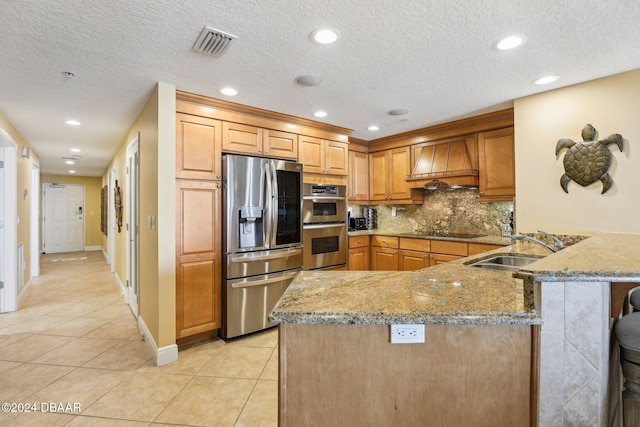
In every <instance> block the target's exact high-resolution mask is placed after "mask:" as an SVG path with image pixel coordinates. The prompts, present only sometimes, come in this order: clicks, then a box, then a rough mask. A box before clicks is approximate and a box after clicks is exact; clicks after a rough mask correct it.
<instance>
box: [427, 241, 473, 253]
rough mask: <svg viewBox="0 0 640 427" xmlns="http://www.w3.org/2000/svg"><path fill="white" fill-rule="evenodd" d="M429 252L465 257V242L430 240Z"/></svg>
mask: <svg viewBox="0 0 640 427" xmlns="http://www.w3.org/2000/svg"><path fill="white" fill-rule="evenodd" d="M431 252H435V253H439V254H448V255H459V256H467V244H466V243H465V242H453V241H448V240H432V241H431Z"/></svg>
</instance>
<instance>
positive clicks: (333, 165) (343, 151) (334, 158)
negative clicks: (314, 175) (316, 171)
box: [324, 141, 349, 176]
mask: <svg viewBox="0 0 640 427" xmlns="http://www.w3.org/2000/svg"><path fill="white" fill-rule="evenodd" d="M348 161H349V144H347V143H345V142H338V141H325V145H324V173H327V174H330V175H342V176H346V175H347V168H348Z"/></svg>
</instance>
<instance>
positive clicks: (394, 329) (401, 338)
mask: <svg viewBox="0 0 640 427" xmlns="http://www.w3.org/2000/svg"><path fill="white" fill-rule="evenodd" d="M423 342H425V338H424V325H412V324H405V325H391V344H414V343H423Z"/></svg>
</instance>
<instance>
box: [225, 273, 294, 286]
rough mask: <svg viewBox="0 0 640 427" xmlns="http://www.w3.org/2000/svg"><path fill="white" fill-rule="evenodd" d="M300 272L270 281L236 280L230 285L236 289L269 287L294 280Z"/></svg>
mask: <svg viewBox="0 0 640 427" xmlns="http://www.w3.org/2000/svg"><path fill="white" fill-rule="evenodd" d="M298 272H300V270H296V271H294V272H292V273H288V274H283V275H281V276H278V277H270V278H268V279H262V278H254V279H242V280H234V281H232V282H230V283H229V284H230V285H231V287H232V288H234V289H238V288H250V287H252V286H262V285H268V284H269V283H276V282H282V281H284V280H287V279H290V278H293V277H295V276H296V274H298Z"/></svg>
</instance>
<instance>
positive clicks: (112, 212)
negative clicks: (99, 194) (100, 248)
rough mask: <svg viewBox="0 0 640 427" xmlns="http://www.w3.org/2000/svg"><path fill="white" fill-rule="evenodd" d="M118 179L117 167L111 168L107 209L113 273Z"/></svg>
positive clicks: (114, 266) (113, 271)
mask: <svg viewBox="0 0 640 427" xmlns="http://www.w3.org/2000/svg"><path fill="white" fill-rule="evenodd" d="M116 177H117V175H116V167H115V165H114V166H113V167H112V168H111V172H109V196H108V197H107V200H108V201H109V203H108V205H109V207H108V208H107V212H108V213H107V221H108V222H107V242H108V243H107V244H108V251H109V253H108V258H109V265H110V268H111V272H112V273H115V271H116V207H115V200H114V197H113V194H114V191H115V188H116Z"/></svg>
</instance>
